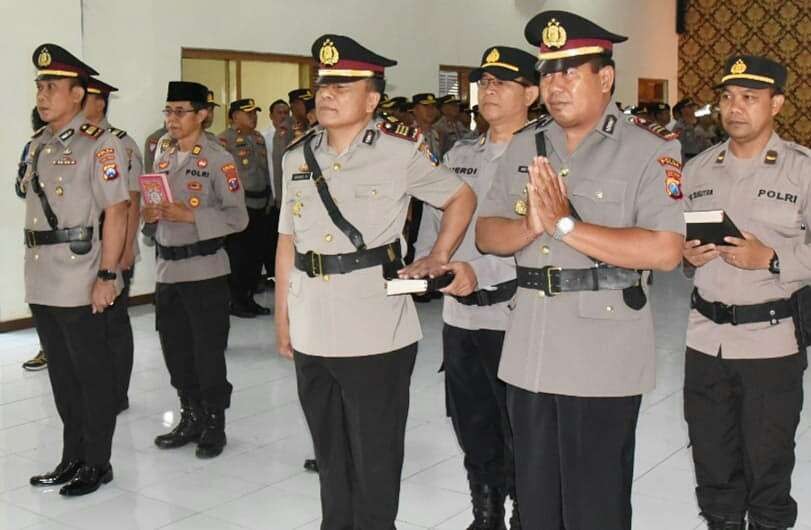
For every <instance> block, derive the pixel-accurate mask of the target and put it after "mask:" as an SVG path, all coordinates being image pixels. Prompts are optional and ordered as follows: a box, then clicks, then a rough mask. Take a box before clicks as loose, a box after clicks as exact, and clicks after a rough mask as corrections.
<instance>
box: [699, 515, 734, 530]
mask: <svg viewBox="0 0 811 530" xmlns="http://www.w3.org/2000/svg"><path fill="white" fill-rule="evenodd" d="M701 515H702V516H703V517H704V519H706V520H707V530H744V528H745V527H744V523H743V517H741V518H740V519H729V518H725V517H720V516H716V515H710V514H707V513H702V514H701Z"/></svg>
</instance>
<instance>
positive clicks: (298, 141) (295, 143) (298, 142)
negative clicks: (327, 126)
mask: <svg viewBox="0 0 811 530" xmlns="http://www.w3.org/2000/svg"><path fill="white" fill-rule="evenodd" d="M315 132H316V129H315V127H313V128H312V129H310V130H309V131H307V132H306V133H304V134H303V135H301V136H299V137H298V138H296V139H295V140H293V141H292V142H290V143H289V144H287V147H285V148H284V150H285V151H289V150H291V149H293V148H295V147H297V146H299V145H301V144H302V142H304V140H306V139H307V138H312V137H313V136H314V135H315Z"/></svg>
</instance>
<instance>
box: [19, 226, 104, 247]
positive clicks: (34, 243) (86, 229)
mask: <svg viewBox="0 0 811 530" xmlns="http://www.w3.org/2000/svg"><path fill="white" fill-rule="evenodd" d="M23 234H24V236H25V246H26V247H28V248H32V247H38V246H40V245H56V244H59V243H72V242H74V241H92V240H93V227H92V226H80V227H74V228H63V229H59V230H24V231H23Z"/></svg>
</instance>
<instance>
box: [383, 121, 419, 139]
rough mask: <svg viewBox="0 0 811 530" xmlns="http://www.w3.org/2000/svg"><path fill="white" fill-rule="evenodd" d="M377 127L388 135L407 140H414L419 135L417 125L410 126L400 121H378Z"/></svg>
mask: <svg viewBox="0 0 811 530" xmlns="http://www.w3.org/2000/svg"><path fill="white" fill-rule="evenodd" d="M378 128H379V129H380V130H381V131H382V132H384V133H385V134H387V135H389V136H394V137H395V138H401V139H403V140H408V141H409V142H416V141H417V138H418V137H419V136H420V130H419V129H418V128H417V127H410V126H408V125H406V124H405V123H403V122H401V121H396V122H393V121H384V122H380V124H378Z"/></svg>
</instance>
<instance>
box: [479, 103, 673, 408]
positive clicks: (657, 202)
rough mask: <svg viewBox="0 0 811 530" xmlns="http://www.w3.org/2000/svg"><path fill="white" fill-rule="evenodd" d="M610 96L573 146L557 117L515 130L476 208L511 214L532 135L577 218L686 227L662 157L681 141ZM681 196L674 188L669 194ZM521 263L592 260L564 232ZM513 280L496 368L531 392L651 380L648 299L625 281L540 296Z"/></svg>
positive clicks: (635, 385)
mask: <svg viewBox="0 0 811 530" xmlns="http://www.w3.org/2000/svg"><path fill="white" fill-rule="evenodd" d="M632 120H634V118H628V117H626V116H624V115H623V114H621V113H620V112H619V111H618V110H617V107H616V105H615V104H614V102H613V101H611V102H609V104H608V106H607V107H606V110H605V112H604V115H603V116H602V118H601V119H600V120H599V122H598V123H597V126H596V128H595V129H594V130H593V131H591V132H590V133H589V134H588V135H587V136H586V137H585V138H584V139H583V140H582V142H581V143H580V145H579V146H578V147H577V149H576V150H575V151H574V152H573V153H571V154H570V153H569V152H568V150H567V147H566V138H565V133H564V132H563V130H562V129H561V128H560V126H559V125H557V124H556V123H555V122H546V121H543V122H539V123H538V124H537V125H530V126H529V127H527V128H525V129H524V130H522V131H520V132H519V133H517V134H516V135H515V136H514V137H513V139H512V142H510V145H509V147H508V148H507V152H506V153H505V154H504V156H503V157H502V159H501V166H500V168H499V174H498V177H497V178H496V181H495V183H494V184H493V187H492V188H491V189H490V193H489V194H488V196H487V199H486V201H485V204H484V205H483V206H482V207H481V211H480V212H479V216H480V217H490V216H494V217H505V218H511V219H517V218H519V216H518V215H517V214H516V213H515V205H516V202H518V201H519V200H520V201H525V200H526V195H525V192H524V189H525V186H526V184H527V181H528V173H527V166H528V165H529V164H530V163H531V161H532V158H533V157H534V156H535V153H536V148H535V135H536V132H541V131H543V132H544V133H545V136H546V148H547V156H548V157H549V161H550V163H551V164H552V167H553V168H554V169H555V171H561V170H563V169H567V170H568V176H567V177H566V178H565V181H566V184H567V191H568V195H569V198H570V200H571V201H572V204H573V205H574V207H575V208H576V209H577V211H578V213H579V214H580V216H581V217H582V218H583V220H584V221H586V222H589V223H593V224H597V225H602V226H608V227H615V228H619V227H640V228H645V229H649V230H657V231H670V232H676V233H680V234H683V233H684V221H683V218H682V209H681V204H680V203H679V200H678V198H673V197H671V196H669V195H668V193H667V192H666V191H665V190H666V188H665V184H666V178H667V176H668V175H667V171H675V172H678V167H674V168H669V167H668V166H667V165H666V161H667V160H668V159H670V160H673V161H674V162H675V163H676V164H677V165H678V159H679V156H680V155H679V149H680V148H679V143H678V142H676V141H665V140H664V139H663V138H662V137H660V136H657V135H656V134H654V133H652V132H650V131H649V130H647V129H644V128H642V127H640V126H638V125H635V124H634V123H632ZM676 197H678V194H676ZM515 260H516V263H517V264H518V265H519V266H523V267H534V268H541V267H544V266H547V265H549V266H558V267H563V268H588V267H591V266H593V263H594V262H593V261H592V260H591V259H590V258H589V257H587V256H586V255H584V254H581V253H580V252H578V251H576V250H575V249H573V248H572V247H570V246H568V245H567V244H566V243H564V242H563V241H556V240H555V239H553V238H552V237H550V236H549V235H546V234H544V235H542V236H540V237H539V238H537V239H536V240H535V241H533V242H532V243H531V244H530V245H528V246H527V247H525V248H524V249H522V250H521V251H519V252H518V253H517V254H516V255H515ZM541 294H542V293H541V292H540V291H536V290H533V289H524V288H521V287H519V288H518V292H517V293H516V297H515V299H514V300H513V302H512V304H511V307H512V314H511V318H510V322H509V324H508V326H507V333H506V336H505V341H504V349H503V352H502V358H501V365H500V367H499V377H500V378H501V379H503V380H504V381H506V382H508V383H510V384H512V385H515V386H517V387H520V388H523V389H526V390H529V391H532V392H548V393H554V394H564V395H571V396H585V397H612V396H630V395H637V394H641V393H643V392H646V391H648V390H650V389H652V388H653V386H654V384H655V360H656V357H655V350H654V343H653V322H652V319H651V308H650V302H649V303H648V304H646V305H645V307H644V308H642V309H641V310H639V311H636V310H633V309H631V308H630V307H628V306H627V305H626V304H625V303H624V302H623V298H622V291H619V290H601V291H583V292H571V293H561V294H558V295H556V296H554V297H542V296H540V295H541Z"/></svg>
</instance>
